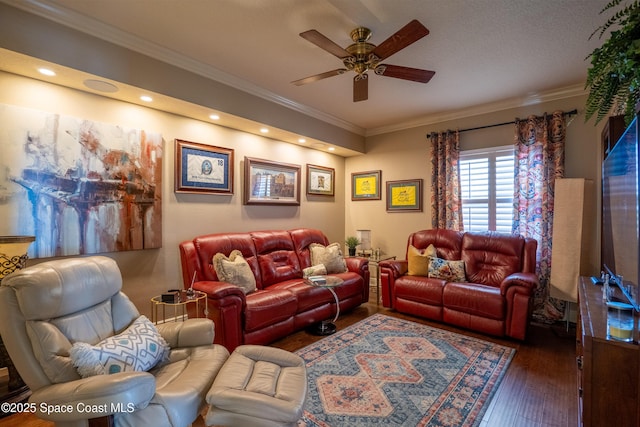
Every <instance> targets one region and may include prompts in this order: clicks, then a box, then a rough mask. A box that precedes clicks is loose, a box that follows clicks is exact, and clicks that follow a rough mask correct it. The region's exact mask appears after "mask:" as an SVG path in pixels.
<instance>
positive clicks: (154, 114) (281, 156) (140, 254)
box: [0, 72, 345, 314]
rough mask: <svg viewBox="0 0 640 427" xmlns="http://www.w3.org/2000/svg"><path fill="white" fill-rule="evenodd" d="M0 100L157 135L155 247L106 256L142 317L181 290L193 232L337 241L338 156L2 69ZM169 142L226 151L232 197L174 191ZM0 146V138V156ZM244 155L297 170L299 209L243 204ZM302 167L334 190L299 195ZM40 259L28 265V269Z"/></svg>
mask: <svg viewBox="0 0 640 427" xmlns="http://www.w3.org/2000/svg"><path fill="white" fill-rule="evenodd" d="M0 103H3V104H8V105H15V106H20V107H27V108H32V109H36V110H41V111H46V112H54V113H59V114H62V115H66V116H72V117H78V118H82V119H88V120H92V121H97V122H103V123H111V124H118V125H122V126H126V127H132V128H136V129H143V130H147V131H151V132H159V133H161V134H162V136H163V140H164V145H163V147H164V153H163V189H162V198H163V200H162V209H163V227H162V233H163V243H162V248H161V249H150V250H141V251H132V252H118V253H109V254H106V255H107V256H109V257H112V258H114V259H116V261H117V262H118V265H119V266H120V268H121V270H122V273H123V278H124V291H125V293H127V294H128V295H129V296H130V298H132V300H133V301H134V303H135V304H136V306H137V307H138V309H139V310H140V311H141V312H143V313H146V314H150V302H149V298H151V297H152V296H154V295H157V294H158V293H161V292H162V291H164V290H166V289H169V288H176V287H181V286H182V283H181V270H180V260H179V253H178V244H179V243H180V242H181V241H184V240H189V239H192V238H193V237H195V236H197V235H200V234H206V233H219V232H228V231H250V230H267V229H289V228H296V227H313V228H318V229H321V230H323V231H324V232H325V233H326V234H327V236H328V237H329V239H330V240H331V241H338V242H342V241H343V240H344V235H345V233H344V201H345V193H344V186H343V185H341V183H342V182H343V181H344V159H343V158H342V157H339V156H335V155H332V154H329V153H325V152H320V151H317V150H311V149H306V148H303V147H299V146H296V145H292V144H288V143H284V142H280V141H275V140H272V139H269V138H264V137H260V136H256V135H252V134H248V133H244V132H239V131H236V130H232V129H229V128H225V127H222V126H217V125H214V124H210V123H205V122H201V121H197V120H193V119H189V118H186V117H182V116H177V115H173V114H168V113H164V112H161V111H158V110H154V109H151V108H145V107H140V106H137V105H133V104H128V103H124V102H120V101H115V100H112V99H109V98H105V97H101V96H97V95H92V94H88V93H85V92H81V91H76V90H72V89H68V88H64V87H61V86H57V85H52V84H48V83H44V82H41V81H37V80H32V79H29V78H25V77H20V76H17V75H14V74H9V73H3V72H0ZM176 138H178V139H183V140H187V141H193V142H200V143H204V144H209V145H216V146H221V147H227V148H233V149H234V150H235V165H234V194H233V195H231V196H229V195H226V196H221V195H218V196H215V195H202V194H182V193H181V194H176V193H174V159H175V156H174V154H175V153H174V139H176ZM2 143H3V141H2V140H0V153H2ZM0 155H1V154H0ZM245 156H248V157H257V158H262V159H268V160H274V161H282V162H286V163H293V164H298V165H300V166H301V204H300V206H245V205H243V204H242V189H243V181H244V180H243V163H244V157H245ZM307 163H310V164H315V165H321V166H327V167H331V168H334V169H335V172H336V173H335V178H336V182H337V183H339V184H338V185H336V186H335V197H325V196H307V195H306V194H305V189H306V164H307ZM4 206H5V209H6V205H4ZM2 209H3V204H2V202H1V201H0V217H1V216H3V217H5V218H6V216H5V215H6V214H3V213H2ZM2 227H3V224H2V221H0V235H2V234H9V233H10V230H6V229H2ZM44 260H45V259H38V260H30V261H29V264H33V263H37V262H41V261H44Z"/></svg>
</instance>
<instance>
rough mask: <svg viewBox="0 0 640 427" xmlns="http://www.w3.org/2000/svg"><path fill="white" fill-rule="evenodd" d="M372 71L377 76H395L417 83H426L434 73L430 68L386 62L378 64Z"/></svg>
mask: <svg viewBox="0 0 640 427" xmlns="http://www.w3.org/2000/svg"><path fill="white" fill-rule="evenodd" d="M374 71H375V73H376V74H377V75H379V76H385V77H395V78H396V79H403V80H411V81H413V82H418V83H428V82H429V80H431V78H432V77H433V76H434V74H435V73H436V72H435V71H430V70H421V69H419V68H410V67H401V66H399V65H388V64H380V65H378V66H377V67H376V69H375V70H374Z"/></svg>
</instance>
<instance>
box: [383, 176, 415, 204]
mask: <svg viewBox="0 0 640 427" xmlns="http://www.w3.org/2000/svg"><path fill="white" fill-rule="evenodd" d="M387 211H388V212H422V178H419V179H405V180H401V181H387Z"/></svg>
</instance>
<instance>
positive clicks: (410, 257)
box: [407, 245, 436, 276]
mask: <svg viewBox="0 0 640 427" xmlns="http://www.w3.org/2000/svg"><path fill="white" fill-rule="evenodd" d="M432 257H436V247H435V246H433V245H429V246H428V247H427V249H425V250H424V251H420V249H418V248H416V247H415V246H413V245H409V250H408V251H407V262H408V264H409V271H408V272H407V274H408V275H410V276H428V275H429V258H432Z"/></svg>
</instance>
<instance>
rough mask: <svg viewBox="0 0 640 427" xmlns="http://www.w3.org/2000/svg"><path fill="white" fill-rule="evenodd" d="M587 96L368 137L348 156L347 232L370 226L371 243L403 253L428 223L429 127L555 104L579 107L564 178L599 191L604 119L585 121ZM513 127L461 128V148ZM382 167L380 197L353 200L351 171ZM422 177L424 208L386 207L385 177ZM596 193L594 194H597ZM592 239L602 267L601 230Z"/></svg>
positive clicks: (492, 141) (507, 116)
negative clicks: (361, 149)
mask: <svg viewBox="0 0 640 427" xmlns="http://www.w3.org/2000/svg"><path fill="white" fill-rule="evenodd" d="M585 99H586V97H584V96H579V97H572V98H565V99H562V100H556V101H553V102H547V103H543V104H538V105H533V106H530V107H522V108H517V109H510V110H504V111H497V112H494V113H490V114H482V115H477V116H473V117H467V118H463V119H458V120H454V121H448V122H442V123H436V124H433V125H428V126H421V127H416V128H413V129H408V130H402V131H396V132H393V133H388V134H383V135H376V136H370V137H367V141H366V151H367V154H366V155H363V156H357V157H350V158H348V159H347V161H346V170H345V176H346V177H347V179H346V181H345V193H346V194H347V201H346V210H345V232H346V233H347V234H354V233H355V231H356V230H358V229H371V230H372V245H373V247H379V248H380V249H381V251H382V252H383V253H387V254H390V255H396V256H397V257H399V258H404V255H405V251H406V244H407V237H408V236H409V234H410V233H411V232H413V231H417V230H422V229H428V228H431V211H430V209H431V204H430V199H431V190H430V183H431V161H430V157H429V149H430V143H431V142H430V140H429V139H427V138H426V135H427V134H428V133H430V132H433V131H444V130H447V129H466V128H473V127H478V126H485V125H490V124H494V123H505V122H509V121H512V120H514V119H515V118H516V117H519V118H525V117H527V116H528V115H531V114H535V115H541V114H543V113H544V112H548V113H551V112H553V111H555V110H563V111H571V110H573V109H577V110H578V115H577V116H572V117H570V118H569V119H568V120H567V121H568V126H567V146H566V160H565V167H566V173H565V176H566V177H568V178H578V177H583V178H588V179H592V180H594V181H595V183H596V185H595V186H594V188H595V191H596V194H599V192H600V185H599V180H600V166H599V165H600V162H601V159H600V157H599V156H600V154H599V153H600V148H599V147H600V129H601V128H602V124H601V125H599V126H597V127H596V126H594V121H593V120H591V121H589V122H588V123H585V120H584V104H585ZM513 138H514V127H513V126H512V125H507V126H500V127H493V128H488V129H482V130H476V131H470V132H463V133H461V134H460V145H461V149H462V150H471V149H477V148H484V147H493V146H501V145H510V144H513ZM378 169H379V170H381V171H382V200H377V201H370V200H367V201H351V197H350V194H351V182H350V177H351V174H352V173H353V172H361V171H369V170H378ZM416 178H422V179H423V180H424V187H425V188H424V190H423V197H424V198H423V205H424V209H423V212H403V213H388V212H386V188H385V187H386V186H385V182H386V181H391V180H403V179H416ZM597 199H599V198H596V200H597ZM599 211H600V208H599V207H597V206H596V207H594V210H593V215H596V216H597V218H596V219H597V222H596V223H599ZM592 241H593V242H596V244H595V245H594V248H593V250H592V251H591V254H590V256H589V259H590V260H591V263H590V264H591V270H592V271H593V273H597V272H598V271H600V268H599V267H598V266H599V249H596V248H599V247H600V244H599V242H600V240H599V231H598V230H597V229H594V230H593V233H592Z"/></svg>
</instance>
